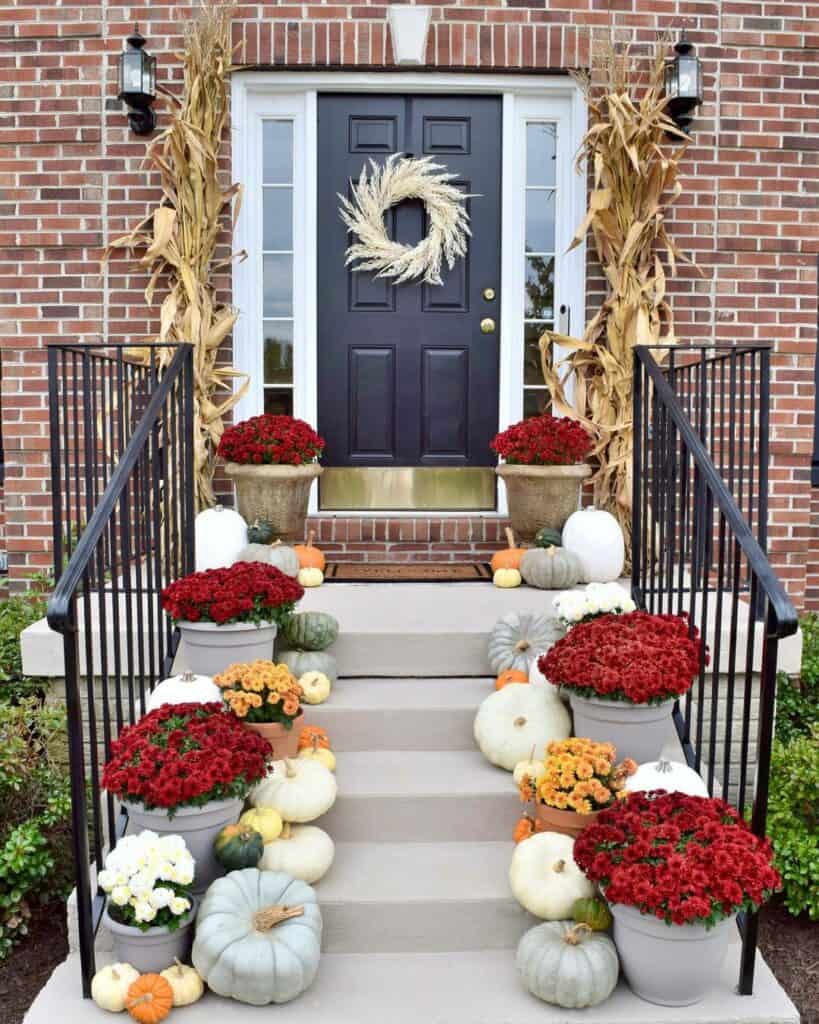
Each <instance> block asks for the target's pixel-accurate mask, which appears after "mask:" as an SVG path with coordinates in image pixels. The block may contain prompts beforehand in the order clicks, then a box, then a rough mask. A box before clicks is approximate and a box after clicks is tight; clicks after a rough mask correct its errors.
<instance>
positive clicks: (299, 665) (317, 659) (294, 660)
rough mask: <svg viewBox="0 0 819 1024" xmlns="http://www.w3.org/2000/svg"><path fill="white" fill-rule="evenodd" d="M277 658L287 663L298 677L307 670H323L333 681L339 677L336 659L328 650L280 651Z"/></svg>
mask: <svg viewBox="0 0 819 1024" xmlns="http://www.w3.org/2000/svg"><path fill="white" fill-rule="evenodd" d="M276 660H277V661H278V662H280V663H282V664H284V665H287V667H288V668H289V669H290V671H291V672H292V673H293V675H294V676H295V677H296V679H301V677H302V676H303V675H304V673H305V672H321V673H322V675H325V676H327V678H328V679H329V680H330V682H331V683H335V682H336V680H337V679H338V665H337V664H336V659H335V657H334V656H333V655H332V654H328V653H327V652H326V651H279V653H278V654H277V655H276Z"/></svg>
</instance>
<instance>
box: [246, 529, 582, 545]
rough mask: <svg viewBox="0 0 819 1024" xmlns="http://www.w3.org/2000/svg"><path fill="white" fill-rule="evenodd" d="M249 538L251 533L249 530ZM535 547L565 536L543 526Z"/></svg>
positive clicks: (538, 533) (550, 543)
mask: <svg viewBox="0 0 819 1024" xmlns="http://www.w3.org/2000/svg"><path fill="white" fill-rule="evenodd" d="M248 536H250V531H249V530H248ZM535 547H537V548H560V547H563V535H562V534H561V532H560V530H553V529H552V528H551V526H543V527H541V529H539V530H538V531H537V533H536V534H535Z"/></svg>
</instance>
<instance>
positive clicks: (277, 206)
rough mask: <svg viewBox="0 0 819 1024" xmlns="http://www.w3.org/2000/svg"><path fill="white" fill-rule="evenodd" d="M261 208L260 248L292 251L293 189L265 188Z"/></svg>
mask: <svg viewBox="0 0 819 1024" xmlns="http://www.w3.org/2000/svg"><path fill="white" fill-rule="evenodd" d="M262 207H263V214H264V229H263V233H262V248H263V249H292V248H293V189H292V188H266V189H265V190H264V192H263V198H262ZM550 251H551V250H550Z"/></svg>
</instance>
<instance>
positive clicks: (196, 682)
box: [146, 671, 222, 711]
mask: <svg viewBox="0 0 819 1024" xmlns="http://www.w3.org/2000/svg"><path fill="white" fill-rule="evenodd" d="M214 701H218V702H219V703H220V704H221V703H222V691H221V690H220V689H219V687H218V686H217V685H216V683H214V681H213V679H212V678H211V677H210V676H198V675H195V674H194V673H193V672H189V671H185V672H182V673H181V674H180V675H178V676H171V677H170V679H163V680H162V682H161V683H158V684H157V685H156V687H155V688H154V691H153V693H151V694H150V696H149V697H148V700H147V702H146V703H147V708H148V711H154V710H155V709H156V708H159V707H162V705H163V704H211V703H213V702H214Z"/></svg>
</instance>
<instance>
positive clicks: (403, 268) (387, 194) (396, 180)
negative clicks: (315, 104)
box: [338, 153, 472, 285]
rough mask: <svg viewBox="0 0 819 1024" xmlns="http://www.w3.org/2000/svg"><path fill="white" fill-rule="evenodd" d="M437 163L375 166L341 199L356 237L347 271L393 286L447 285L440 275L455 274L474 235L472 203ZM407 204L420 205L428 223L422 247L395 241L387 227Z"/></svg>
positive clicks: (422, 160)
mask: <svg viewBox="0 0 819 1024" xmlns="http://www.w3.org/2000/svg"><path fill="white" fill-rule="evenodd" d="M432 160H433V158H432V157H429V156H427V157H418V158H413V157H406V156H403V155H402V154H401V153H396V154H395V155H393V156H391V157H388V159H387V161H386V163H385V164H384V165H383V166H379V165H378V164H376V162H375V161H374V160H371V161H370V167H369V169H368V168H367V166H366V164H365V166H364V167H363V168H362V170H361V176H360V177H359V179H358V184H354V185H352V195H351V196H350V198H349V199H347V198H346V197H345V196H342V195H340V194H339V196H338V198H339V199H340V200H341V208H340V210H339V213H340V215H341V219H342V220H343V221H344V223H345V224H346V225H347V227H348V228H349V229H350V231H351V232H352V233H353V235H355V241H354V242H352V244H351V245H350V246H349V247H348V248H347V259H346V265H347V266H350V265H351V264H357V265H356V266H355V267H353V269H354V270H370V271H375V276H376V277H386V278H390V279H391V280H392V281H393V282H394V283H396V284H401V283H403V282H404V281H412V280H417V279H421V280H423V281H424V282H426V284H435V285H440V284H443V281H442V280H441V269H442V267H443V264H444V263H446V265H447V267H448V268H449V269H450V270H451V269H452V268H453V267H454V265H455V261H456V260H458V259H462V258H463V257H464V256H465V255H466V249H467V239H468V237H469V236H470V235H471V233H472V232H471V231H470V229H469V215H468V213H467V212H466V200H467V199H470V198H472V197H471V196H470V195H468V194H466V193H464V192H461V190H460V189H459V188H457V187H456V186H455V185H453V184H451V182H452V179H453V178H455V177H456V175H454V174H448V173H447V172H446V168H445V167H442V166H441V165H440V164H435V163H433V162H432ZM405 199H420V200H421V201H422V202H423V204H424V206H425V208H426V213H427V217H428V218H429V231H428V233H427V234H426V236H425V237H424V238H422V239H421V241H420V242H419V243H418V244H417V245H404V244H403V243H401V242H396V241H393V240H392V239H391V238H389V236H388V235H387V230H386V228H385V226H384V214H385V213H386V212H387V210H389V209H390V207H391V206H396V205H397V204H398V203H401V202H403V201H404V200H405Z"/></svg>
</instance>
